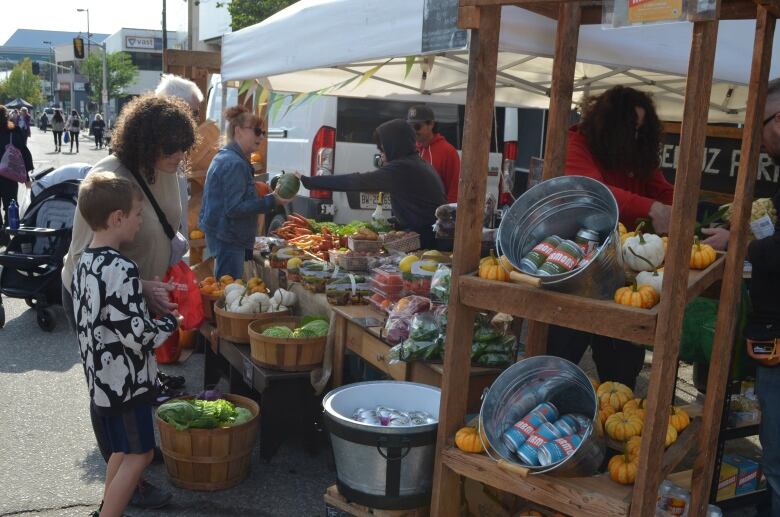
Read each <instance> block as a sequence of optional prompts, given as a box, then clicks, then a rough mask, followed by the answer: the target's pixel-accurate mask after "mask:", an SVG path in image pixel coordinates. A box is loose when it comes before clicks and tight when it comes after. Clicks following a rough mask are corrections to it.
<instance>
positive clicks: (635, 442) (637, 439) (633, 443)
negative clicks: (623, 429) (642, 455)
mask: <svg viewBox="0 0 780 517" xmlns="http://www.w3.org/2000/svg"><path fill="white" fill-rule="evenodd" d="M641 446H642V437H641V436H632V437H631V438H629V439H628V441H627V442H626V454H628V457H629V458H638V457H639V448H640V447H641Z"/></svg>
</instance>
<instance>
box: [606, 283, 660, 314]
mask: <svg viewBox="0 0 780 517" xmlns="http://www.w3.org/2000/svg"><path fill="white" fill-rule="evenodd" d="M658 299H659V298H658V293H657V292H656V291H655V289H654V288H653V286H652V285H648V284H640V285H637V284H636V283H634V284H633V285H630V286H628V287H621V288H620V289H618V290H617V291H615V302H616V303H619V304H620V305H629V306H631V307H639V308H640V309H650V308H652V307H653V306H654V305H655V304H656V303H658Z"/></svg>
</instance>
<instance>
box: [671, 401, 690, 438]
mask: <svg viewBox="0 0 780 517" xmlns="http://www.w3.org/2000/svg"><path fill="white" fill-rule="evenodd" d="M669 411H670V415H669V425H671V426H672V427H674V430H675V431H677V432H678V433H681V432H682V431H683V429H685V428H686V427H688V425H689V424H690V423H691V417H690V416H688V413H686V412H685V410H684V409H683V408H681V407H677V406H672V407H671V409H670V410H669Z"/></svg>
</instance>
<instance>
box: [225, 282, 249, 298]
mask: <svg viewBox="0 0 780 517" xmlns="http://www.w3.org/2000/svg"><path fill="white" fill-rule="evenodd" d="M244 289H246V287H244V286H243V285H241V284H228V285H226V286H225V296H227V295H228V294H229V293H232V292H233V291H238V292H239V293H242V292H244Z"/></svg>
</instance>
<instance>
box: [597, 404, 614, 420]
mask: <svg viewBox="0 0 780 517" xmlns="http://www.w3.org/2000/svg"><path fill="white" fill-rule="evenodd" d="M615 413H616V411H615V408H613V407H612V406H611V405H610V404H601V405H600V406H599V420H600V421H601V424H602V425H604V423H605V422H606V421H607V418H609V417H611V416H612V415H614V414H615Z"/></svg>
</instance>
